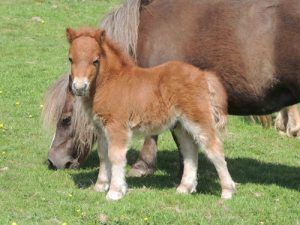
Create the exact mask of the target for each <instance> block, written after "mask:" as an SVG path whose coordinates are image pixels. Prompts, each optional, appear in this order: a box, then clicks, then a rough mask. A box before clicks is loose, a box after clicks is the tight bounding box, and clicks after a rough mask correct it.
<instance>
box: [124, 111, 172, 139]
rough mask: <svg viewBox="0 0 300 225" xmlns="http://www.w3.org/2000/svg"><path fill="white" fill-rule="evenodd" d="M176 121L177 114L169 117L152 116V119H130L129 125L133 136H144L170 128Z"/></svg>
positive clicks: (156, 133)
mask: <svg viewBox="0 0 300 225" xmlns="http://www.w3.org/2000/svg"><path fill="white" fill-rule="evenodd" d="M177 121H178V118H177V116H176V115H172V116H170V117H166V116H162V117H161V118H153V119H152V120H148V119H140V120H139V121H131V122H130V123H129V125H130V129H131V131H132V133H133V135H134V136H144V137H145V136H152V135H158V134H160V133H162V132H164V131H165V130H168V129H171V128H172V127H174V125H175V124H176V122H177Z"/></svg>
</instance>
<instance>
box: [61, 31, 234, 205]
mask: <svg viewBox="0 0 300 225" xmlns="http://www.w3.org/2000/svg"><path fill="white" fill-rule="evenodd" d="M66 33H67V38H68V40H69V43H70V49H69V59H70V62H71V75H70V76H71V81H72V84H71V85H72V91H73V93H74V94H75V95H77V96H81V100H82V103H83V107H84V108H85V110H86V112H87V114H88V115H89V117H90V119H91V120H92V122H93V124H94V126H95V130H96V132H97V134H98V137H99V145H98V148H99V150H98V153H99V157H100V169H99V175H98V179H97V183H96V185H95V190H96V191H100V192H104V191H107V190H108V193H107V195H106V198H107V199H108V200H118V199H121V198H122V197H123V196H124V194H125V193H126V190H127V185H126V181H125V165H126V152H127V146H128V144H129V142H130V140H131V137H132V135H135V134H140V135H142V136H149V135H154V134H159V133H161V132H162V131H164V130H166V129H172V130H173V132H174V134H175V136H176V139H177V140H178V143H179V145H180V146H181V149H182V155H183V161H184V171H183V176H182V180H181V183H180V185H179V186H178V187H177V192H179V193H191V192H194V191H196V185H197V167H198V148H199V147H200V145H201V146H202V148H203V150H204V152H205V153H206V155H207V157H208V158H209V159H210V160H211V162H212V163H213V164H214V166H215V167H216V170H217V172H218V175H219V178H220V180H221V186H222V198H225V199H229V198H231V197H232V195H233V193H234V190H235V184H234V182H233V180H232V179H231V176H230V174H229V172H228V169H227V165H226V162H225V159H224V154H223V149H222V144H221V142H220V140H219V139H218V137H217V134H216V122H215V120H214V118H215V117H218V116H220V115H221V114H223V116H224V111H225V110H224V109H225V108H226V103H225V102H226V94H225V91H224V90H223V89H222V86H218V81H217V80H214V79H212V78H211V77H213V76H212V74H209V73H208V72H203V71H200V70H199V69H197V68H196V67H194V66H192V65H189V64H186V63H182V62H169V63H165V64H163V65H160V66H157V67H154V68H148V69H144V68H140V67H138V66H137V65H135V64H134V62H133V61H132V60H131V59H130V57H129V56H127V55H125V54H124V53H123V52H122V51H121V50H120V48H119V47H118V46H117V45H116V44H115V43H113V42H112V41H111V40H109V39H108V38H107V37H106V35H105V31H104V30H99V29H98V30H93V29H90V28H82V29H80V30H78V31H75V30H73V29H71V28H67V29H66ZM208 74H209V77H210V78H208ZM209 79H210V80H211V79H212V80H213V83H212V84H209V82H208V81H209ZM210 86H211V87H213V86H215V89H219V90H216V91H217V92H220V94H222V95H224V96H222V97H220V98H219V97H218V96H217V95H215V94H216V93H214V94H212V92H210V90H209V89H210ZM212 96H213V98H214V99H212ZM224 99H225V100H224ZM214 101H216V103H214ZM217 101H219V102H217ZM215 105H217V106H218V105H221V107H220V108H218V107H215ZM222 110H224V111H222ZM219 119H220V118H219Z"/></svg>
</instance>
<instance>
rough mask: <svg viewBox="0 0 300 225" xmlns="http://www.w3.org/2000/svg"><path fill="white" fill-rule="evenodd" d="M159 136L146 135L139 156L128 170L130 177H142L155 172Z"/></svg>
mask: <svg viewBox="0 0 300 225" xmlns="http://www.w3.org/2000/svg"><path fill="white" fill-rule="evenodd" d="M157 139H158V136H153V137H146V138H145V141H144V145H143V148H142V150H141V152H140V155H139V158H138V160H137V161H136V163H134V164H133V166H132V169H131V170H130V171H129V172H128V174H127V176H129V177H141V176H146V175H149V174H153V173H154V170H155V168H156V152H157Z"/></svg>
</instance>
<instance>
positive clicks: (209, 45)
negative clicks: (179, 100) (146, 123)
mask: <svg viewBox="0 0 300 225" xmlns="http://www.w3.org/2000/svg"><path fill="white" fill-rule="evenodd" d="M102 27H104V28H105V29H106V30H107V31H108V34H109V36H111V37H113V38H114V39H116V40H117V41H118V42H119V43H120V45H121V46H122V47H123V48H124V49H125V50H126V51H127V52H129V53H131V55H132V56H133V57H134V58H135V59H136V61H137V62H138V64H139V65H141V66H143V67H151V66H155V65H158V64H161V63H163V62H166V61H169V60H181V61H186V62H189V63H192V64H194V65H196V66H197V67H199V68H202V69H209V70H212V71H214V72H215V73H216V74H217V76H218V77H219V79H220V81H221V82H222V84H223V85H224V87H225V89H226V92H227V94H228V111H229V113H230V114H233V115H248V114H266V113H271V112H274V111H277V110H279V109H281V108H282V107H284V106H288V105H291V104H294V103H297V102H299V98H300V95H299V90H300V88H299V86H300V79H299V76H300V75H299V74H300V67H299V65H300V4H299V1H297V0H266V1H259V0H247V1H235V0H201V1H200V0H199V1H194V0H164V1H160V0H153V1H145V0H144V1H139V0H129V1H127V2H126V3H125V4H124V5H123V6H122V7H120V8H119V9H118V10H116V11H114V12H112V13H110V14H109V15H108V16H107V17H106V18H105V19H104V21H103V23H102ZM281 114H282V116H281V118H286V115H288V113H281ZM298 117H299V116H298ZM281 121H282V120H281ZM298 121H299V120H298ZM54 122H55V120H54ZM278 124H282V125H283V127H281V128H282V129H283V130H295V131H296V132H294V133H297V129H293V128H291V129H289V128H287V126H289V125H291V124H292V123H289V122H286V121H283V122H280V121H279V123H278ZM295 127H299V122H298V124H296V125H295ZM56 137H57V135H56ZM73 152H76V149H74V150H73ZM155 153H156V139H155V138H154V139H153V138H148V139H146V140H145V144H144V147H143V149H142V152H141V155H140V160H139V161H138V162H137V164H135V166H134V168H135V169H136V171H138V173H144V172H145V171H146V173H147V172H149V171H152V168H153V166H154V165H155ZM49 154H50V153H49ZM52 163H53V164H54V166H56V165H55V164H56V162H52ZM66 163H67V162H65V163H62V165H64V164H66ZM68 165H69V164H68ZM62 168H64V167H62ZM149 168H150V170H148V169H149Z"/></svg>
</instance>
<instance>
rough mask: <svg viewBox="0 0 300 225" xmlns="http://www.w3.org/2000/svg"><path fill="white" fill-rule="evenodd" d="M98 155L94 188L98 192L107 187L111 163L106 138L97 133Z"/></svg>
mask: <svg viewBox="0 0 300 225" xmlns="http://www.w3.org/2000/svg"><path fill="white" fill-rule="evenodd" d="M98 155H99V159H100V167H99V174H98V178H97V182H96V184H95V187H94V190H95V191H98V192H105V191H108V189H109V182H110V177H111V163H110V161H109V158H108V146H107V140H106V138H105V137H104V135H98Z"/></svg>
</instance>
